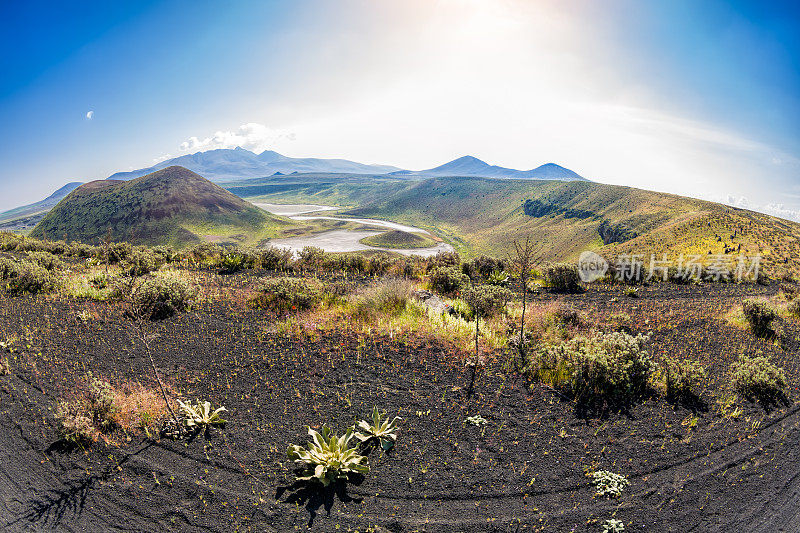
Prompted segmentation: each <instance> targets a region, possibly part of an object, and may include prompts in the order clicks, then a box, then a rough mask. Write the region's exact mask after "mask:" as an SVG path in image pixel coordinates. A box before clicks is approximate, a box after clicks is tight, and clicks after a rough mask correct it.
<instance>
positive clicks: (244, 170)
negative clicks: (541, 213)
mask: <svg viewBox="0 0 800 533" xmlns="http://www.w3.org/2000/svg"><path fill="white" fill-rule="evenodd" d="M171 166H181V167H184V168H187V169H189V170H191V171H192V172H195V173H197V174H199V175H200V176H203V177H204V178H206V179H208V180H210V181H213V182H217V183H221V182H231V181H242V180H249V179H255V178H265V177H269V176H276V175H283V174H348V175H363V176H385V177H389V178H397V179H414V180H416V179H424V178H432V177H447V176H457V177H483V178H501V179H537V180H561V181H586V179H585V178H583V177H581V176H579V175H578V174H576V173H575V172H573V171H571V170H569V169H567V168H564V167H562V166H559V165H556V164H555V163H547V164H545V165H542V166H540V167H537V168H535V169H532V170H515V169H512V168H505V167H500V166H497V165H490V164H488V163H486V162H484V161H481V160H480V159H478V158H476V157H473V156H464V157H460V158H458V159H455V160H453V161H450V162H449V163H445V164H444V165H440V166H438V167H434V168H430V169H427V170H403V169H400V168H397V167H393V166H389V165H367V164H364V163H357V162H355V161H348V160H346V159H319V158H314V157H306V158H299V157H287V156H285V155H281V154H279V153H277V152H274V151H272V150H266V151H264V152H261V153H260V154H256V153H253V152H251V151H249V150H245V149H244V148H235V149H232V150H231V149H219V150H208V151H206V152H197V153H195V154H189V155H184V156H180V157H176V158H173V159H168V160H166V161H162V162H160V163H158V164H156V165H153V166H151V167H147V168H140V169H138V170H131V171H129V172H117V173H115V174H112V175H111V176H109V177H108V178H107V179H109V180H116V181H128V180H132V179H135V178H139V177H142V176H145V175H147V174H151V173H153V172H155V171H157V170H161V169H164V168H168V167H171ZM79 185H80V183H79V182H73V183H70V184H67V185H65V186H64V187H62V188H61V189H59V190H58V191H56V192H55V193H53V194H52V195H50V196H49V197H47V198H46V199H44V200H41V201H39V202H36V203H33V204H30V205H26V206H22V207H17V208H15V209H12V210H10V211H6V212H3V213H0V229H5V226H6V225H7V224H11V225H12V226H13V229H25V228H26V227H32V224H35V223H36V222H38V220H39V219H41V217H42V216H43V214H44V213H47V211H49V210H50V209H51V208H52V207H53V206H55V205H56V204H57V203H58V202H59V201H60V200H61V199H62V198H64V197H65V196H66V195H67V194H68V193H69V192H71V191H72V190H73V189H75V188H76V187H78V186H79ZM20 224H22V225H21V226H20ZM9 228H11V226H9Z"/></svg>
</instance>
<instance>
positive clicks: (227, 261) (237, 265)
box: [219, 252, 246, 274]
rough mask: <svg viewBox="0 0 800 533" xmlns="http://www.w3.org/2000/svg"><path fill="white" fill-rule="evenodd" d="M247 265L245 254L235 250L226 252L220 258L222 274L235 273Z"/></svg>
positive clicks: (220, 271)
mask: <svg viewBox="0 0 800 533" xmlns="http://www.w3.org/2000/svg"><path fill="white" fill-rule="evenodd" d="M245 267H246V264H245V257H244V255H242V254H238V253H235V252H226V253H225V254H224V255H223V256H222V257H221V258H220V260H219V273H220V274H235V273H236V272H239V271H240V270H242V269H244V268H245Z"/></svg>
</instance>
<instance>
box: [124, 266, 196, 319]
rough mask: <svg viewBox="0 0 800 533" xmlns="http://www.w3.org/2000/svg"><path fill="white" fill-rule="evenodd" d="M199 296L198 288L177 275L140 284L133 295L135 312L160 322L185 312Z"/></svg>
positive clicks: (152, 279) (164, 276) (161, 277)
mask: <svg viewBox="0 0 800 533" xmlns="http://www.w3.org/2000/svg"><path fill="white" fill-rule="evenodd" d="M196 295H197V288H196V287H193V286H191V285H190V284H189V283H188V282H187V281H185V280H183V279H181V278H179V277H177V276H175V275H162V276H157V277H154V278H151V279H147V280H145V281H143V282H142V283H141V284H139V285H138V286H137V287H136V288H135V289H134V290H133V294H132V295H131V298H132V301H133V308H134V312H135V313H136V314H137V315H138V316H141V317H145V318H149V319H151V320H159V319H162V318H167V317H169V316H172V315H173V314H175V312H177V311H183V310H185V309H186V308H187V307H188V306H189V304H190V302H191V301H192V300H193V299H194V298H195V296H196Z"/></svg>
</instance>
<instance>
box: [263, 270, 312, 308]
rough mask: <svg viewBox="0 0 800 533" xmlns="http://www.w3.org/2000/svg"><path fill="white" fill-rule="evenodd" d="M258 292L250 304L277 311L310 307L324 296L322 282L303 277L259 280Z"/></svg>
mask: <svg viewBox="0 0 800 533" xmlns="http://www.w3.org/2000/svg"><path fill="white" fill-rule="evenodd" d="M258 292H259V294H258V296H256V297H255V298H253V299H252V300H251V304H252V305H253V306H254V307H257V308H260V309H266V310H268V311H274V312H277V313H284V312H289V311H303V310H306V309H311V308H313V307H316V306H317V305H319V304H320V303H321V302H322V300H323V299H324V297H325V291H324V290H323V286H322V283H320V282H319V281H318V280H316V279H305V278H290V277H281V278H269V279H266V280H264V281H263V282H261V285H260V286H259V288H258Z"/></svg>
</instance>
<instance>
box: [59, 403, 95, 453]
mask: <svg viewBox="0 0 800 533" xmlns="http://www.w3.org/2000/svg"><path fill="white" fill-rule="evenodd" d="M55 416H56V420H58V422H59V425H60V428H59V429H60V432H61V437H62V438H63V439H64V440H66V441H69V442H72V443H75V444H82V443H89V442H94V441H95V440H97V430H96V429H95V428H94V427H93V426H92V419H91V417H90V416H89V414H88V412H87V409H86V406H85V404H84V403H83V402H67V401H64V400H62V401H59V402H58V404H57V405H56V412H55Z"/></svg>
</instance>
